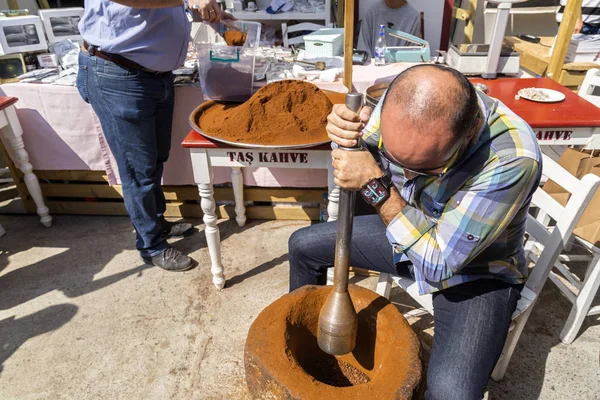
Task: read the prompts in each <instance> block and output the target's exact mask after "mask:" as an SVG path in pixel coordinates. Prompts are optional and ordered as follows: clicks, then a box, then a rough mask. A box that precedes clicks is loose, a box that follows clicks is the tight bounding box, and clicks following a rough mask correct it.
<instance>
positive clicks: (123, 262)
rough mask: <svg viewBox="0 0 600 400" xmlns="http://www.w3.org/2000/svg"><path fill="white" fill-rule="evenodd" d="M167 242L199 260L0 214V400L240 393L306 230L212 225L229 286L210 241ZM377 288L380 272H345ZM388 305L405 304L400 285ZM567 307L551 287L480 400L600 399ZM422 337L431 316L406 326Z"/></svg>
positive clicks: (108, 222) (69, 224)
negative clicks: (192, 264) (246, 357)
mask: <svg viewBox="0 0 600 400" xmlns="http://www.w3.org/2000/svg"><path fill="white" fill-rule="evenodd" d="M194 222H195V223H196V224H197V228H198V230H199V231H198V232H197V233H195V234H194V235H192V236H190V237H187V238H184V239H181V240H179V241H177V242H176V246H177V247H178V248H180V249H181V250H184V251H187V252H189V253H191V255H192V256H193V257H194V258H195V259H196V260H198V261H199V262H200V266H199V267H198V268H196V269H194V270H192V271H189V272H184V273H169V272H165V271H162V270H161V269H159V268H154V267H148V266H145V265H143V264H142V263H141V261H140V259H139V258H138V255H137V252H136V251H135V249H134V246H133V242H134V235H133V230H132V227H131V225H130V223H129V220H128V219H127V218H123V217H85V216H82V217H75V216H56V217H55V219H54V225H53V226H52V227H51V228H49V229H46V228H44V227H42V226H41V225H40V224H39V221H38V220H37V218H36V217H33V216H7V215H0V224H2V225H4V228H5V229H6V231H7V234H6V236H4V237H1V238H0V399H78V400H85V399H148V400H150V399H160V400H163V399H245V398H247V394H246V391H245V384H244V367H243V348H244V342H245V339H246V334H247V331H248V328H249V327H250V324H251V323H252V321H253V320H254V318H255V317H256V316H257V315H258V313H260V311H261V310H262V309H263V308H264V307H265V306H267V305H268V304H270V303H271V302H272V301H274V300H275V299H277V298H278V297H279V296H281V295H283V294H284V293H285V292H286V290H287V273H288V262H287V238H288V237H289V235H290V234H291V233H292V232H293V231H294V230H296V229H298V228H299V227H301V226H305V225H306V223H305V222H290V221H270V222H249V224H248V225H247V226H246V227H244V228H238V227H237V226H236V225H235V223H232V222H230V221H221V222H220V224H219V227H220V229H221V237H222V240H223V244H222V252H223V264H224V265H225V267H226V276H227V278H228V282H227V288H226V289H225V290H223V291H217V290H216V289H215V288H214V286H213V285H212V282H211V274H210V268H209V262H208V259H209V258H208V251H207V248H206V241H205V238H204V234H203V232H202V230H203V227H204V226H203V225H202V224H201V221H200V220H194ZM353 280H354V281H355V282H359V281H360V282H359V284H361V285H364V286H366V287H369V288H372V289H374V287H375V278H367V279H364V278H362V277H355V278H353ZM392 300H393V301H394V302H395V303H397V304H398V306H399V307H400V309H401V310H402V311H407V310H408V309H409V308H410V307H412V306H414V305H415V303H413V302H412V301H411V300H410V299H409V298H408V297H407V296H406V295H405V294H403V293H402V292H400V290H399V289H394V291H393V296H392ZM569 309H570V303H569V302H568V301H567V300H566V299H565V298H563V297H562V296H560V294H558V292H557V290H556V289H554V286H553V285H552V286H551V285H547V287H546V288H545V290H544V292H543V294H542V298H541V300H540V302H538V305H537V306H536V308H535V309H534V311H533V316H532V318H531V319H530V320H529V323H528V324H527V326H526V328H525V332H524V333H523V336H522V337H521V341H520V342H519V345H518V347H517V350H516V353H515V355H514V357H513V359H512V361H511V364H510V366H509V369H508V373H507V376H506V378H505V380H504V381H503V382H500V383H493V382H492V383H490V384H489V391H488V393H487V398H488V399H538V398H539V399H561V400H562V399H600V395H599V394H600V369H599V365H598V361H599V345H600V319H599V318H598V317H590V318H588V319H587V320H586V323H585V324H584V326H583V328H582V330H581V335H580V336H579V337H578V338H577V340H576V341H575V342H574V343H573V344H572V345H570V346H566V345H563V344H561V343H560V340H559V338H558V334H559V333H560V330H561V328H562V324H563V322H564V321H565V319H566V317H567V315H568V312H569ZM412 322H413V327H414V328H415V330H416V331H417V332H418V334H419V335H420V337H421V338H422V340H423V341H424V342H425V343H430V341H431V335H432V328H431V324H432V323H431V318H430V317H426V318H422V319H419V320H415V321H412Z"/></svg>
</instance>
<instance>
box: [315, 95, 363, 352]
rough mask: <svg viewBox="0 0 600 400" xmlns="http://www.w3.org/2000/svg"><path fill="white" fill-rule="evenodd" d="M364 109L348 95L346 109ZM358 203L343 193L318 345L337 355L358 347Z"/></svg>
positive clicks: (353, 195)
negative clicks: (352, 290)
mask: <svg viewBox="0 0 600 400" xmlns="http://www.w3.org/2000/svg"><path fill="white" fill-rule="evenodd" d="M361 106H362V95H361V94H359V93H348V94H347V95H346V107H348V108H349V109H351V110H352V111H354V112H359V111H360V108H361ZM359 140H360V139H359ZM340 148H341V149H343V150H345V151H360V150H361V146H360V142H359V143H358V144H357V146H356V147H355V148H346V147H340ZM355 200H356V192H355V191H352V190H347V189H340V200H339V212H338V219H337V227H336V228H337V229H336V237H335V261H334V264H333V273H334V276H333V290H332V291H331V293H330V294H329V297H328V298H327V301H326V302H325V304H324V305H323V308H322V309H321V313H320V315H319V330H318V335H317V342H318V343H319V347H320V348H321V350H323V351H324V352H326V353H328V354H333V355H343V354H347V353H350V352H351V351H352V350H354V346H355V345H356V331H357V324H358V317H357V315H356V310H355V309H354V305H353V304H352V299H351V298H350V294H349V293H348V274H349V272H350V249H351V241H352V220H353V219H354V203H355Z"/></svg>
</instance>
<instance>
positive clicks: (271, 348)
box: [244, 285, 422, 400]
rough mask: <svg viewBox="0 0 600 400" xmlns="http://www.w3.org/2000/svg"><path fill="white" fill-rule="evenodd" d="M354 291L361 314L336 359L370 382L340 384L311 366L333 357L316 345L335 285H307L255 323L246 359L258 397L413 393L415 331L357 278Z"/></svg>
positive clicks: (417, 370)
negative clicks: (349, 344) (348, 349)
mask: <svg viewBox="0 0 600 400" xmlns="http://www.w3.org/2000/svg"><path fill="white" fill-rule="evenodd" d="M349 290H350V295H351V297H352V302H353V303H354V307H355V308H356V311H357V313H358V334H357V339H356V348H355V349H354V351H353V352H352V353H351V354H346V355H344V356H341V357H336V358H337V359H338V360H339V361H342V362H343V363H346V364H350V366H352V367H354V368H356V369H357V370H359V371H360V372H362V373H364V374H365V375H366V376H367V377H368V379H370V381H369V382H367V383H362V384H358V385H354V386H352V385H351V384H350V382H348V385H346V386H345V387H336V386H331V385H328V384H326V383H323V382H321V381H323V380H325V381H327V380H328V379H324V377H323V376H316V377H315V376H311V375H310V374H309V373H308V372H306V371H307V370H311V371H314V368H313V367H314V365H315V364H320V365H325V364H327V365H335V364H336V363H335V360H331V358H332V357H333V356H330V355H328V354H326V353H324V352H323V351H321V350H320V349H319V346H318V344H317V326H318V320H319V312H320V310H321V307H322V306H323V304H324V303H325V300H326V298H327V295H328V294H329V292H330V291H331V286H305V287H303V288H300V289H298V290H295V291H294V292H292V293H289V294H287V295H285V296H283V297H281V298H280V299H278V300H277V301H275V302H273V303H272V304H271V305H269V306H268V307H267V308H265V309H264V310H263V311H262V312H261V313H260V315H259V316H258V317H257V318H256V320H255V321H254V323H253V324H252V326H251V327H250V332H249V333H248V338H247V340H246V347H245V351H244V353H245V354H244V363H245V369H246V382H247V384H248V390H249V392H250V395H251V396H252V398H253V399H298V400H299V399H302V400H311V399H338V398H339V399H342V398H343V399H381V400H387V399H411V398H413V396H414V395H415V394H416V393H417V390H418V388H419V384H420V382H421V375H422V365H421V359H420V345H419V340H418V338H417V336H416V334H415V333H414V332H413V330H412V329H411V327H410V326H409V324H408V322H407V321H406V319H405V318H404V317H403V316H402V314H400V313H399V312H398V310H397V309H396V307H395V306H394V305H393V304H391V303H390V302H389V301H388V300H387V299H385V298H383V297H381V296H379V295H377V294H376V293H374V292H372V291H370V290H368V289H364V288H361V287H359V286H355V285H350V286H349ZM330 361H334V362H333V363H331V362H330ZM343 363H342V364H343ZM332 368H333V367H332ZM339 373H340V371H339V370H338V371H333V370H332V371H331V374H332V375H336V374H338V375H339ZM361 375H362V374H361Z"/></svg>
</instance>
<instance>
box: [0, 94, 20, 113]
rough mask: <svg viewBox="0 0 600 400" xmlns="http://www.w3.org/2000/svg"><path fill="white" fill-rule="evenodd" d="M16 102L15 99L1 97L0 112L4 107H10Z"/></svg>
mask: <svg viewBox="0 0 600 400" xmlns="http://www.w3.org/2000/svg"><path fill="white" fill-rule="evenodd" d="M18 100H19V99H17V98H16V97H3V96H0V110H4V109H5V108H6V107H9V106H12V105H13V104H15V103H16V102H17V101H18Z"/></svg>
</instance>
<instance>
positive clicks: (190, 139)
mask: <svg viewBox="0 0 600 400" xmlns="http://www.w3.org/2000/svg"><path fill="white" fill-rule="evenodd" d="M181 145H182V146H183V147H185V148H188V149H190V154H191V158H192V168H193V171H194V181H195V182H196V184H197V185H198V190H199V192H200V197H201V201H200V205H201V207H202V212H203V217H202V219H203V221H204V225H205V228H204V232H205V235H206V243H207V245H208V252H209V254H210V260H211V272H212V275H213V283H214V285H215V286H216V287H217V288H218V289H222V288H223V287H224V286H225V277H224V274H223V265H222V263H221V237H220V233H219V228H218V227H217V219H218V218H217V214H216V202H215V198H214V188H213V173H212V168H213V167H231V182H232V186H233V194H234V199H235V214H236V217H235V220H236V221H237V223H238V225H239V226H244V224H245V223H246V215H245V212H246V208H245V207H244V191H243V183H242V171H241V168H244V167H277V168H306V169H327V170H328V171H329V173H328V178H327V181H328V187H329V197H328V200H329V202H328V205H327V212H328V214H329V220H335V219H337V213H338V201H339V189H338V188H336V186H335V185H334V183H333V168H332V166H331V146H330V145H329V144H327V145H321V146H316V147H310V148H305V149H294V150H279V149H272V148H244V147H234V146H230V145H226V144H223V143H219V142H216V141H212V140H210V139H207V138H205V137H204V136H202V135H200V134H199V133H198V132H196V131H193V130H192V131H191V132H190V133H189V134H188V135H187V137H186V138H185V139H184V140H183V143H182V144H181Z"/></svg>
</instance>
